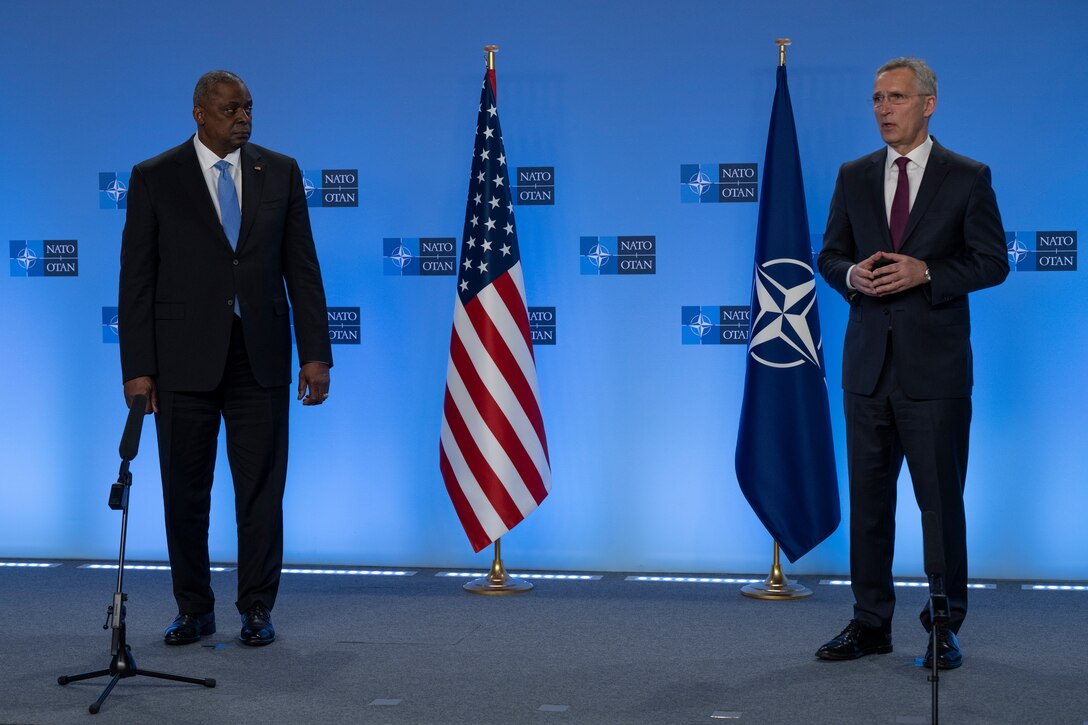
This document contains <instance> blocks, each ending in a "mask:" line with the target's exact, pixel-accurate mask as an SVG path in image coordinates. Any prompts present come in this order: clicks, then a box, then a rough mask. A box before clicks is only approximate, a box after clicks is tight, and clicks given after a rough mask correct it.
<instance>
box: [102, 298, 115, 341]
mask: <svg viewBox="0 0 1088 725" xmlns="http://www.w3.org/2000/svg"><path fill="white" fill-rule="evenodd" d="M118 341H119V339H118V337H117V308H116V307H103V308H102V342H104V343H106V344H111V343H112V344H114V345H116V344H117V343H118Z"/></svg>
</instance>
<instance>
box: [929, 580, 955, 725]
mask: <svg viewBox="0 0 1088 725" xmlns="http://www.w3.org/2000/svg"><path fill="white" fill-rule="evenodd" d="M929 592H930V593H929V618H930V628H929V636H930V652H932V653H933V656H932V657H931V658H930V667H931V672H930V675H929V681H930V682H932V683H933V725H937V723H938V719H937V718H938V715H937V701H938V699H939V685H940V676H939V675H938V674H937V673H938V671H939V668H938V667H937V663H938V662H939V660H940V656H939V652H938V650H937V643H938V642H939V641H940V640H941V639H942V638H941V637H940V636H939V635H940V634H943V633H944V629H945V627H947V626H948V623H949V620H950V617H949V613H948V597H947V596H946V595H945V594H944V586H943V582H942V581H941V577H940V575H939V574H937V575H932V576H930V581H929Z"/></svg>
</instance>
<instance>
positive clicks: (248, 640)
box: [238, 603, 276, 647]
mask: <svg viewBox="0 0 1088 725" xmlns="http://www.w3.org/2000/svg"><path fill="white" fill-rule="evenodd" d="M238 639H240V640H241V641H242V644H248V645H249V646H250V647H263V646H264V645H266V644H272V643H273V642H275V641H276V629H275V627H273V626H272V612H270V611H268V607H266V606H264V605H263V604H260V603H258V604H254V605H253V606H252V607H250V608H249V609H247V610H246V611H245V612H244V613H243V614H242V633H241V634H239V635H238Z"/></svg>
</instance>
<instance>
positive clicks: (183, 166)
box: [176, 137, 230, 247]
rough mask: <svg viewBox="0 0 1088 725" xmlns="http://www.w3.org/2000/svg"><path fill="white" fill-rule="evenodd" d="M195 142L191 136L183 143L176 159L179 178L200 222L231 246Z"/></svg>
mask: <svg viewBox="0 0 1088 725" xmlns="http://www.w3.org/2000/svg"><path fill="white" fill-rule="evenodd" d="M193 143H194V142H193V139H192V137H190V138H189V140H188V141H187V142H186V143H184V144H182V145H181V153H179V154H178V156H177V159H176V160H177V163H178V165H179V166H180V170H179V178H180V179H181V185H182V187H183V188H184V189H185V192H186V193H187V194H188V195H189V200H190V202H191V204H192V208H193V210H194V211H195V212H196V217H197V219H198V220H199V221H200V223H201V224H203V225H204V226H206V227H208V228H210V229H212V230H214V232H215V233H216V234H218V235H219V238H220V239H221V240H222V241H223V244H226V245H227V246H228V247H229V246H230V241H228V240H227V235H226V234H225V233H224V232H223V224H222V223H221V222H220V221H219V216H218V215H217V214H216V213H215V204H213V203H212V198H211V196H210V195H209V193H208V182H207V181H206V180H205V179H204V170H203V169H201V168H200V159H199V158H197V155H196V148H195V147H194V146H193Z"/></svg>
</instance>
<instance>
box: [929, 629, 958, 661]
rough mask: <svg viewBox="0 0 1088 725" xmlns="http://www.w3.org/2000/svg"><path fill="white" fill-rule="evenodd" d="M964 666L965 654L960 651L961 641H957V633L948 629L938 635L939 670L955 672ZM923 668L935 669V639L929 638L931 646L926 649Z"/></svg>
mask: <svg viewBox="0 0 1088 725" xmlns="http://www.w3.org/2000/svg"><path fill="white" fill-rule="evenodd" d="M962 664H963V652H962V651H961V650H960V641H959V640H958V639H956V633H955V632H953V631H952V630H950V629H946V630H944V631H942V632H940V633H939V634H938V635H937V669H939V670H954V669H956V668H957V667H959V666H960V665H962ZM922 666H923V667H933V637H932V636H931V637H930V638H929V646H928V647H926V656H925V658H924V659H923V660H922Z"/></svg>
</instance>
